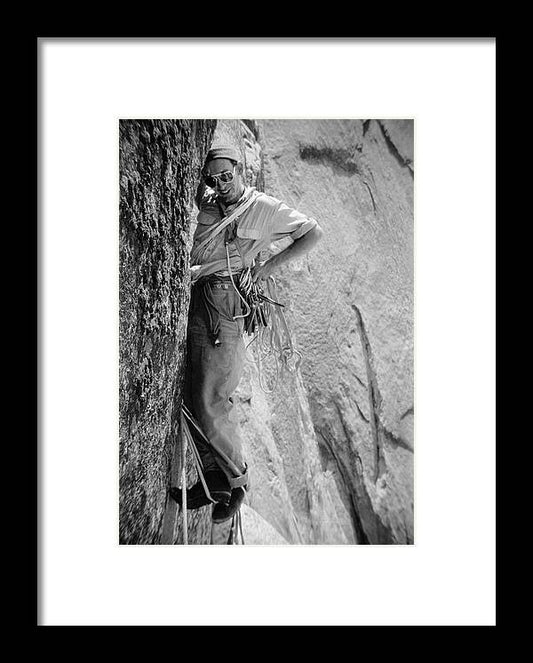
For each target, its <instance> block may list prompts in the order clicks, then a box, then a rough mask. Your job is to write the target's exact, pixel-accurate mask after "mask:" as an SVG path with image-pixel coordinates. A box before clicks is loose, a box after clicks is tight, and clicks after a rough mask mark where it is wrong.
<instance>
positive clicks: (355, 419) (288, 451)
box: [121, 120, 414, 545]
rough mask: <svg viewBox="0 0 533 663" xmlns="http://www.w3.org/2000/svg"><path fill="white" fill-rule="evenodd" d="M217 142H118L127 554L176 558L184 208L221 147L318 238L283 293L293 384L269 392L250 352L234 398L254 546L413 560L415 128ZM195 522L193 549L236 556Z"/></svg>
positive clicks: (283, 380)
mask: <svg viewBox="0 0 533 663" xmlns="http://www.w3.org/2000/svg"><path fill="white" fill-rule="evenodd" d="M214 125H215V123H214V122H208V121H203V122H202V121H198V122H194V121H173V122H166V121H164V122H156V123H147V124H145V123H143V122H140V123H128V124H127V125H125V126H124V127H121V130H122V131H123V133H122V134H121V541H122V542H125V543H183V542H184V538H183V526H182V525H183V523H182V519H181V515H180V514H178V513H177V512H176V508H175V505H173V503H172V501H168V500H167V498H166V489H167V487H168V485H169V483H170V482H171V483H173V484H177V483H178V482H179V477H178V472H179V464H178V463H177V457H176V454H177V453H178V451H179V448H178V447H177V445H176V440H177V439H178V436H179V418H178V416H177V407H176V404H177V403H179V402H180V395H181V392H180V385H181V379H182V371H183V349H184V346H183V341H184V338H185V333H186V329H185V325H186V309H187V306H188V297H189V293H188V277H187V276H184V273H185V271H186V268H187V267H188V257H187V251H188V249H190V246H191V239H192V233H193V231H194V221H195V217H196V214H197V210H196V208H194V207H193V206H192V202H191V201H192V199H193V195H194V191H195V186H196V184H197V179H195V178H197V177H198V175H199V168H200V166H201V164H202V162H203V159H204V157H205V153H206V151H207V149H208V147H209V144H210V142H211V140H215V139H219V138H224V139H226V140H230V141H231V142H232V143H233V144H234V145H235V146H236V147H237V148H238V149H239V150H240V152H241V154H242V158H243V161H244V163H245V166H246V174H247V181H248V183H249V184H252V185H254V186H256V187H257V188H258V189H259V190H264V191H266V192H267V193H269V194H271V195H273V196H275V197H277V198H280V199H282V200H284V201H285V202H286V203H287V204H288V205H290V206H292V207H295V208H296V209H299V210H300V211H301V212H303V213H306V214H308V215H310V216H312V217H314V218H316V219H317V220H318V222H319V223H320V225H321V226H322V228H323V230H324V233H325V234H324V238H323V239H322V241H321V243H320V244H319V245H318V247H316V248H315V249H314V250H313V251H312V252H311V253H309V254H308V256H306V257H305V258H304V259H302V260H298V261H295V262H292V263H290V264H288V265H286V266H285V267H284V268H282V269H281V270H280V272H279V274H278V275H277V277H276V282H277V297H278V301H281V302H283V303H284V304H285V309H284V313H285V319H286V321H287V324H288V326H289V329H290V330H291V334H292V340H293V343H294V346H295V348H296V349H297V350H298V351H299V352H301V355H302V359H301V362H300V364H299V367H298V366H297V364H294V363H293V364H292V365H291V368H292V370H282V371H281V373H280V375H279V379H278V381H277V385H276V388H275V389H273V390H272V392H271V393H267V392H269V391H270V390H269V389H268V387H269V385H270V382H271V380H272V379H273V377H274V375H275V370H274V369H275V367H274V364H273V363H272V357H271V356H270V357H264V358H263V360H262V362H261V371H260V370H259V364H258V361H257V359H258V354H257V347H256V346H255V345H254V344H253V343H252V344H251V345H250V347H249V349H248V361H247V364H246V367H245V372H244V376H243V379H242V381H241V383H240V385H239V388H238V390H237V392H236V394H235V398H236V404H237V410H238V414H239V417H240V423H241V428H242V432H243V440H244V444H245V452H246V456H247V459H248V462H249V467H250V475H251V486H250V491H249V493H248V497H247V503H246V504H245V505H244V506H243V508H242V511H241V513H242V520H243V529H244V539H245V543H247V544H253V545H261V544H262V545H287V544H406V543H407V544H409V543H413V453H414V452H413V415H414V405H413V168H414V166H413V123H412V122H411V121H408V120H395V121H384V120H342V121H341V120H305V121H304V120H301V121H300V120H261V121H259V120H242V121H241V120H223V121H218V122H217V123H216V128H215V126H214ZM213 132H214V133H213ZM169 153H170V154H171V155H172V156H171V158H169V156H168V155H169ZM122 164H123V167H122ZM169 164H173V165H169ZM177 164H179V165H177ZM169 169H170V170H169ZM176 173H178V174H179V177H178V178H177V179H178V182H177V183H176V182H175V179H176V177H175V176H176ZM172 181H174V188H173V187H172V185H171V182H172ZM167 215H168V217H167ZM189 220H190V221H191V225H190V227H189V225H188V224H189ZM273 250H275V248H274V247H273ZM278 250H279V247H278ZM174 284H175V285H174ZM247 340H248V341H250V340H251V339H249V338H248V339H247ZM187 476H188V478H187V482H188V485H191V484H192V483H193V482H194V481H195V480H196V475H195V472H194V471H193V469H192V465H191V454H190V453H189V454H188V461H187ZM178 516H180V517H178ZM187 516H188V519H187V520H188V523H187V525H188V527H187V531H188V543H193V544H208V543H211V544H225V543H226V541H227V538H228V532H229V523H227V524H224V525H217V526H212V525H211V523H210V508H209V507H205V508H203V509H199V510H197V511H189V512H188V514H187Z"/></svg>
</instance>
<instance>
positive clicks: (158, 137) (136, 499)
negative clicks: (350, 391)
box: [119, 120, 216, 544]
mask: <svg viewBox="0 0 533 663" xmlns="http://www.w3.org/2000/svg"><path fill="white" fill-rule="evenodd" d="M215 124H216V122H215V121H210V120H155V121H149V120H141V121H135V120H123V121H121V122H120V293H119V298H120V374H119V382H120V431H119V433H120V543H123V544H153V543H161V542H162V537H163V532H164V529H165V528H164V523H163V516H164V514H165V506H166V504H167V490H168V486H169V484H170V481H171V471H172V467H173V463H172V461H173V454H174V453H175V449H176V439H177V436H178V432H179V416H178V414H179V407H178V406H179V403H180V402H181V385H182V379H183V368H184V356H185V353H184V348H185V346H184V340H185V333H186V316H187V310H188V303H189V269H188V239H189V225H190V218H191V212H192V207H193V202H192V201H193V197H194V194H195V192H196V185H197V181H198V177H199V172H200V168H201V166H202V164H203V160H204V158H205V154H206V153H207V150H208V148H209V145H210V143H211V138H212V134H213V131H214V128H215ZM169 527H170V529H172V526H171V525H169V524H168V523H167V530H168V529H169ZM167 536H168V534H167Z"/></svg>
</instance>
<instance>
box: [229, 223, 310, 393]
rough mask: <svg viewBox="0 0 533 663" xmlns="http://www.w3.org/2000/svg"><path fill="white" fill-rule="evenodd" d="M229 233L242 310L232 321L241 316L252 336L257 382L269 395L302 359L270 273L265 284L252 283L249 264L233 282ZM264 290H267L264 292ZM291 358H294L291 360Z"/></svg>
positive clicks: (235, 287)
mask: <svg viewBox="0 0 533 663" xmlns="http://www.w3.org/2000/svg"><path fill="white" fill-rule="evenodd" d="M229 236H230V235H229V233H228V234H227V235H226V241H225V247H226V265H227V268H228V273H229V277H230V280H231V284H232V286H233V289H234V290H235V292H236V293H237V295H238V296H239V298H240V299H241V301H242V302H243V304H244V306H245V312H244V313H242V314H241V315H235V316H233V319H234V320H237V319H238V318H244V331H245V332H246V333H247V334H248V335H250V336H252V335H253V338H252V340H251V341H250V342H249V343H248V345H247V346H246V348H249V347H250V346H251V345H252V343H255V342H256V341H257V342H256V343H255V345H254V346H253V347H252V356H253V358H254V361H255V363H256V366H257V371H258V376H259V385H260V387H261V389H262V390H263V391H264V392H265V393H267V394H271V393H273V391H274V390H275V388H276V386H277V384H278V381H279V377H280V375H281V372H282V371H283V370H288V371H290V372H294V371H296V370H298V368H299V366H300V362H301V360H302V354H301V353H300V352H299V351H298V350H296V349H295V348H294V345H293V342H292V338H291V334H290V331H289V327H288V325H287V320H286V319H285V315H284V314H283V308H284V304H281V303H280V302H279V301H277V300H278V293H277V286H276V281H275V279H274V277H273V276H269V277H268V279H267V280H266V281H265V282H264V287H263V286H262V285H261V284H260V283H258V282H257V281H255V282H254V280H253V279H252V273H251V269H250V267H247V268H245V269H243V270H242V272H241V273H240V275H239V285H238V286H237V284H236V283H235V279H234V278H233V273H232V269H231V262H230V255H229V245H230V240H229ZM265 291H266V292H265ZM267 358H272V359H271V360H272V363H273V374H274V377H273V379H272V384H271V385H270V387H268V386H267V385H266V384H265V381H264V372H265V370H264V362H265V360H266V359H267ZM293 360H294V361H293Z"/></svg>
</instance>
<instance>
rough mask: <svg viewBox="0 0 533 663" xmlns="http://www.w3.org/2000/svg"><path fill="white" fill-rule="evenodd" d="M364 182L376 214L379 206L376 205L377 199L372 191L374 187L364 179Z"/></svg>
mask: <svg viewBox="0 0 533 663" xmlns="http://www.w3.org/2000/svg"><path fill="white" fill-rule="evenodd" d="M363 184H364V185H365V186H366V188H367V189H368V193H369V194H370V199H371V200H372V207H373V208H374V214H375V213H376V212H377V207H376V201H375V200H374V194H373V193H372V189H371V188H370V186H369V185H368V182H366V181H365V180H363Z"/></svg>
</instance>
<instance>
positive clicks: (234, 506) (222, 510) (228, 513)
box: [211, 486, 246, 523]
mask: <svg viewBox="0 0 533 663" xmlns="http://www.w3.org/2000/svg"><path fill="white" fill-rule="evenodd" d="M245 495H246V486H239V487H238V488H234V489H233V490H232V491H231V498H230V500H229V503H223V502H219V503H218V504H215V506H214V507H213V513H212V515H211V519H212V521H213V522H214V523H223V522H225V521H226V520H230V519H231V518H233V516H234V515H235V514H236V513H237V511H238V510H239V509H240V508H241V505H242V503H243V501H244V497H245Z"/></svg>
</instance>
